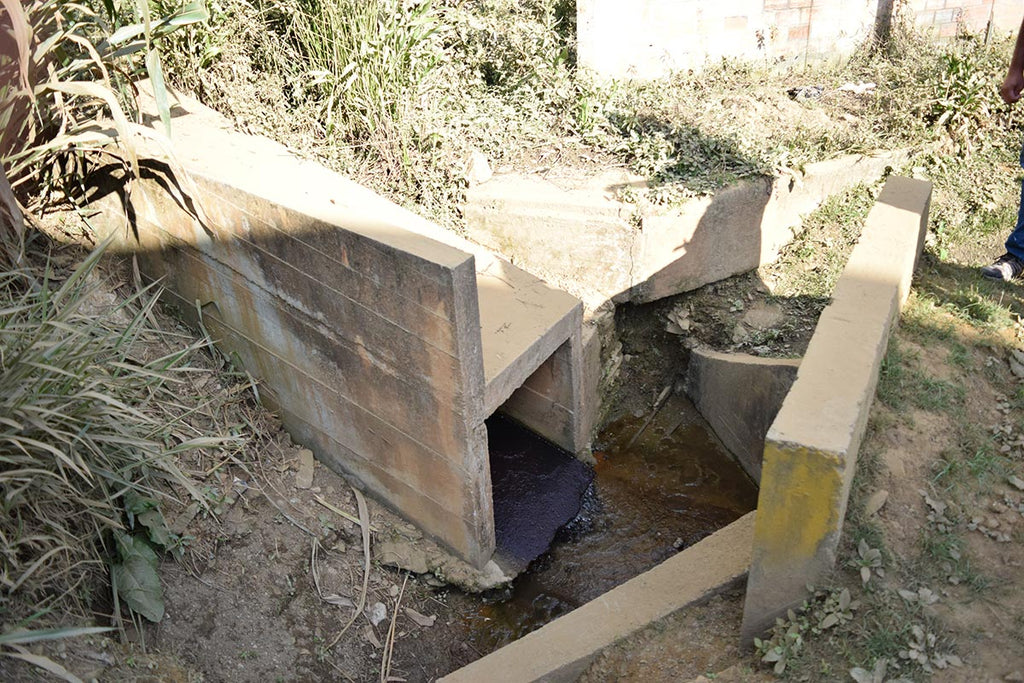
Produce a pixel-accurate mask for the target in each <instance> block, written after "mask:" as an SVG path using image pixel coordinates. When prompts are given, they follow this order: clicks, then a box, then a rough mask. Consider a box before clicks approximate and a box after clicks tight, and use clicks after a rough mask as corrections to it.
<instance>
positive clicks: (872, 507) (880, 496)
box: [864, 489, 889, 517]
mask: <svg viewBox="0 0 1024 683" xmlns="http://www.w3.org/2000/svg"><path fill="white" fill-rule="evenodd" d="M888 500H889V492H888V491H886V490H884V489H883V490H881V491H875V492H874V493H873V494H871V497H870V498H868V502H867V503H865V504H864V516H865V517H873V516H874V515H875V514H876V513H877V512H878V511H879V510H881V509H882V508H883V507H884V506H885V503H886V501H888Z"/></svg>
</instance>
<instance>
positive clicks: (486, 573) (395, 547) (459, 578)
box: [373, 534, 515, 593]
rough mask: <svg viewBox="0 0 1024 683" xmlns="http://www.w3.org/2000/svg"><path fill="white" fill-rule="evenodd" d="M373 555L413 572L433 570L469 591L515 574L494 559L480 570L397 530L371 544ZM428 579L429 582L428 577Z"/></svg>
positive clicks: (505, 580)
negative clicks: (402, 534) (507, 571)
mask: <svg viewBox="0 0 1024 683" xmlns="http://www.w3.org/2000/svg"><path fill="white" fill-rule="evenodd" d="M373 555H374V559H376V560H377V561H378V562H380V563H381V564H383V565H387V566H390V567H398V568H399V569H404V570H406V571H410V572H413V573H414V574H427V573H433V574H434V576H436V577H437V579H438V580H439V581H443V582H444V583H445V584H449V585H454V586H458V587H459V588H461V589H462V590H464V591H467V592H469V593H482V592H483V591H488V590H491V589H492V588H497V587H498V586H503V585H505V584H507V583H509V582H510V581H512V579H514V578H515V575H514V574H511V575H510V574H507V573H506V572H505V571H504V570H503V569H502V568H501V567H500V566H498V564H497V563H496V562H494V561H493V560H491V561H490V562H488V563H487V564H486V565H485V566H484V568H483V569H482V570H481V569H475V568H474V567H472V566H470V565H469V564H467V563H465V562H463V561H462V560H460V559H458V558H457V557H454V556H453V555H449V554H448V553H446V552H445V551H443V550H441V549H440V548H439V547H437V545H436V544H434V543H432V542H429V541H427V540H419V541H415V542H414V541H410V540H407V539H404V538H402V537H401V535H397V534H396V535H395V536H394V537H392V538H389V539H386V540H382V541H378V542H377V543H376V544H375V545H374V547H373ZM427 581H428V583H430V581H429V577H428V579H427ZM431 585H433V584H431Z"/></svg>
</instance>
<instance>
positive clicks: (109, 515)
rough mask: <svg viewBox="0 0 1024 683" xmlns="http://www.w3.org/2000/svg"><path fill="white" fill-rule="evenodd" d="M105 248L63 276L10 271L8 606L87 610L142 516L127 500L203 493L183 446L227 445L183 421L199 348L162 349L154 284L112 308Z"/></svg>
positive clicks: (4, 318)
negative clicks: (102, 283) (105, 296)
mask: <svg viewBox="0 0 1024 683" xmlns="http://www.w3.org/2000/svg"><path fill="white" fill-rule="evenodd" d="M101 253H102V249H97V250H96V251H95V252H93V253H92V254H91V255H90V256H89V257H88V258H87V259H85V260H84V261H83V262H82V264H81V265H79V266H78V267H77V268H76V269H75V270H74V271H72V272H71V273H70V274H66V275H65V276H64V277H58V276H57V275H56V274H55V272H54V270H53V268H51V267H49V266H48V265H44V266H42V267H41V268H31V267H28V266H26V267H23V268H19V269H10V270H7V271H6V272H3V273H0V302H2V303H0V490H2V491H3V499H2V505H3V512H4V514H3V516H2V517H0V595H2V596H3V597H4V601H3V602H6V603H7V604H8V605H9V606H10V605H12V604H20V605H26V604H27V605H35V606H37V607H39V608H46V607H48V606H62V607H65V608H66V607H67V606H69V605H76V604H78V606H79V607H83V605H81V604H79V603H80V602H81V601H82V600H83V599H84V598H86V597H87V596H88V591H87V589H89V588H91V587H92V580H93V579H95V578H96V577H97V575H99V574H103V573H105V572H106V568H107V563H109V562H111V561H114V562H115V563H116V562H117V561H118V559H119V558H118V555H117V548H116V547H115V546H114V544H113V539H114V533H115V532H120V533H124V531H125V530H128V531H130V526H131V521H133V520H130V519H129V516H128V515H126V510H125V508H126V503H131V504H132V505H136V506H137V501H139V500H147V501H152V503H153V505H152V506H153V507H154V508H158V507H159V506H160V504H161V501H165V500H166V499H167V497H168V496H170V495H171V493H169V492H170V491H176V492H177V494H178V495H183V496H185V497H195V498H196V499H201V496H200V494H199V492H198V490H197V489H196V488H195V486H194V485H193V484H192V482H191V479H190V478H189V477H188V476H186V475H185V474H184V473H183V472H182V471H181V470H180V468H179V467H178V465H177V464H176V460H175V457H174V456H175V455H176V454H177V453H180V452H182V451H183V450H187V449H190V448H198V447H203V446H212V445H217V444H219V443H222V442H223V440H221V439H209V438H203V437H199V438H188V437H187V436H186V428H185V426H184V425H182V424H181V419H182V415H183V414H184V413H185V412H186V408H184V407H182V405H181V400H180V398H179V397H178V396H177V395H176V394H177V393H178V392H180V391H181V385H182V384H183V383H184V382H185V380H186V379H187V377H188V376H189V373H191V372H194V370H193V369H191V368H190V367H189V365H188V361H189V359H190V357H191V355H192V353H193V352H194V351H195V348H196V345H190V346H186V347H184V348H179V349H177V350H174V351H170V352H167V351H166V350H164V351H157V350H159V349H166V347H165V346H164V345H162V344H161V343H160V342H161V340H160V339H159V338H158V337H157V336H156V335H155V334H154V332H153V331H152V329H151V328H150V326H149V323H148V322H147V319H148V317H149V315H150V314H151V309H152V306H153V305H154V303H155V301H156V298H155V297H153V296H151V292H148V291H142V292H137V293H136V294H134V295H132V296H130V297H127V298H126V299H124V300H122V301H120V302H119V303H116V304H113V305H111V304H110V303H109V302H103V300H102V298H97V296H96V292H97V291H98V289H99V288H98V284H99V279H98V278H97V277H96V272H95V268H96V265H97V262H98V260H99V258H100V255H101ZM31 260H34V259H31ZM140 526H141V525H140ZM120 559H122V560H123V559H124V558H123V556H122V557H121V558H120ZM15 598H17V600H16V601H15V602H8V601H13V600H14V599H15ZM12 609H13V608H12ZM8 616H9V615H8Z"/></svg>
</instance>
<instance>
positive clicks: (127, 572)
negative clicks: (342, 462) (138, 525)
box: [111, 534, 164, 622]
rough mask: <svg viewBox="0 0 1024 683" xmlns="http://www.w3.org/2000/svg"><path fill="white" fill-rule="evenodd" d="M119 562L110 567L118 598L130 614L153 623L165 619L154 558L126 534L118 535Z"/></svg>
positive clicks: (142, 543) (147, 548) (140, 542)
mask: <svg viewBox="0 0 1024 683" xmlns="http://www.w3.org/2000/svg"><path fill="white" fill-rule="evenodd" d="M118 552H119V553H120V555H121V562H120V563H118V564H115V565H113V567H111V578H112V579H113V582H114V585H116V586H117V594H118V595H119V596H120V597H121V599H122V600H124V602H125V604H126V605H128V607H129V608H131V609H132V610H133V611H135V612H138V613H139V614H141V615H142V616H144V617H145V618H146V619H149V620H150V621H152V622H158V621H160V620H161V619H162V618H163V616H164V594H163V587H162V586H161V585H160V576H159V575H158V574H157V572H156V567H157V563H158V560H157V556H156V553H155V552H153V549H152V548H151V547H150V546H149V544H148V543H146V541H145V540H143V539H141V538H138V537H136V536H128V535H127V534H119V535H118Z"/></svg>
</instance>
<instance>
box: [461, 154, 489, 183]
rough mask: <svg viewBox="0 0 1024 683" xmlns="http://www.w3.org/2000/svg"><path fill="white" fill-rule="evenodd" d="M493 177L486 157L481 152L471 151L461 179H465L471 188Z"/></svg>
mask: <svg viewBox="0 0 1024 683" xmlns="http://www.w3.org/2000/svg"><path fill="white" fill-rule="evenodd" d="M493 175H494V171H492V170H491V165H490V163H488V161H487V157H486V156H484V155H483V153H482V152H479V151H477V150H473V151H472V152H471V153H470V155H469V158H468V159H467V160H466V166H465V170H464V171H463V177H465V179H466V182H468V183H469V185H470V187H472V186H474V185H479V184H481V183H486V182H487V181H488V180H490V179H491V177H492V176H493Z"/></svg>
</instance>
